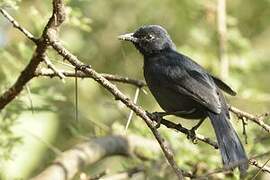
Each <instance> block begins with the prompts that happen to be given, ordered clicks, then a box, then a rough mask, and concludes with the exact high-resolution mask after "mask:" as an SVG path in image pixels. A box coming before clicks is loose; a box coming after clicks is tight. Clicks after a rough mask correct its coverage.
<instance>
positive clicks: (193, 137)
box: [187, 127, 198, 144]
mask: <svg viewBox="0 0 270 180" xmlns="http://www.w3.org/2000/svg"><path fill="white" fill-rule="evenodd" d="M195 131H196V128H195V127H193V128H191V129H190V130H189V131H188V135H187V138H188V139H190V140H191V141H192V142H193V143H194V144H196V143H197V141H198V140H197V137H196V132H195Z"/></svg>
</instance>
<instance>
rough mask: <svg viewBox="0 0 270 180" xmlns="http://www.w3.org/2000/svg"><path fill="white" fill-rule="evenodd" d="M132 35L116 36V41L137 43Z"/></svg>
mask: <svg viewBox="0 0 270 180" xmlns="http://www.w3.org/2000/svg"><path fill="white" fill-rule="evenodd" d="M133 35H134V33H128V34H123V35H120V36H118V39H119V40H123V41H131V42H134V43H136V42H138V40H139V39H138V38H136V37H134V36H133Z"/></svg>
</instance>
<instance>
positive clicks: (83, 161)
mask: <svg viewBox="0 0 270 180" xmlns="http://www.w3.org/2000/svg"><path fill="white" fill-rule="evenodd" d="M158 146H159V145H158V143H157V142H156V141H153V140H148V139H145V138H141V137H138V136H125V137H124V136H107V137H102V138H96V139H91V140H89V141H86V142H83V143H80V144H78V145H76V146H74V147H73V148H71V149H69V150H67V151H65V152H63V153H62V154H60V155H59V156H58V157H57V158H56V160H55V161H54V162H53V163H52V165H50V166H49V167H47V168H46V169H45V170H43V171H42V172H41V173H40V174H39V175H37V176H36V177H34V178H32V180H46V179H57V180H68V179H72V178H73V177H74V176H75V175H76V173H78V172H79V171H80V169H82V168H84V167H86V166H87V165H90V164H94V163H96V162H97V161H99V160H101V159H103V158H105V157H108V156H114V155H122V156H129V155H131V154H133V151H134V150H135V149H137V148H143V149H147V150H151V151H157V149H158ZM184 175H186V176H189V177H192V175H191V174H190V173H187V172H184Z"/></svg>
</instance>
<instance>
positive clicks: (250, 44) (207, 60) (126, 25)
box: [0, 0, 270, 179]
mask: <svg viewBox="0 0 270 180" xmlns="http://www.w3.org/2000/svg"><path fill="white" fill-rule="evenodd" d="M216 3H217V2H216V1H215V0H205V1H194V0H181V1H179V0H164V1H156V0H147V1H138V0H125V1H123V0H67V1H66V4H67V6H68V7H67V12H68V19H67V20H66V21H65V23H64V25H63V26H62V27H61V32H60V39H61V41H62V42H63V44H64V45H65V46H66V47H67V48H68V49H69V50H70V51H71V52H73V53H74V54H75V55H76V56H78V57H79V59H80V60H82V61H83V62H84V63H86V64H90V65H91V66H92V67H93V68H94V69H95V70H97V71H98V72H104V73H111V74H118V75H122V76H128V77H132V78H136V79H143V75H142V74H143V72H142V63H143V61H142V56H141V55H140V54H139V53H138V52H137V51H136V50H135V48H134V47H132V45H131V44H129V43H122V42H119V41H118V40H117V38H116V37H117V35H119V34H122V33H126V32H131V31H134V30H135V29H136V28H137V27H139V26H141V25H145V24H159V25H162V26H163V27H166V29H167V30H168V32H169V34H170V35H171V37H172V39H173V41H174V42H175V44H176V45H177V48H178V50H179V51H180V52H182V53H184V54H186V55H188V56H190V57H191V58H193V59H194V60H195V61H196V62H198V63H199V64H201V65H202V66H204V67H205V68H206V69H207V70H208V71H210V72H211V73H212V74H214V75H217V76H219V72H220V68H219V67H220V63H219V60H218V57H219V55H218V33H217V23H216ZM0 6H2V7H4V8H5V9H6V10H7V11H8V12H10V13H11V14H12V15H13V16H14V17H15V19H16V20H18V22H20V24H21V25H22V26H23V27H25V28H26V29H28V30H29V31H30V32H32V33H33V34H34V35H35V36H40V34H41V32H42V30H43V28H44V25H45V24H46V23H47V21H48V18H49V17H50V15H51V2H50V1H42V0H21V1H20V0H16V1H14V0H1V1H0ZM269 9H270V1H269V0H259V1H254V0H228V1H227V28H228V32H227V37H228V59H229V62H230V69H229V72H230V74H229V78H227V79H226V82H227V83H228V84H230V85H231V86H232V87H233V88H234V89H235V90H236V91H237V92H238V95H237V96H236V97H227V98H228V100H229V102H230V103H231V104H233V105H234V106H236V107H238V108H240V109H242V110H245V111H247V112H251V113H254V114H261V113H264V112H267V111H268V112H269V110H270V80H269V78H270V77H269V75H270V60H269V57H270V51H269V47H270V23H269V22H270V21H269V17H270V10H269ZM33 50H34V45H33V43H32V42H29V40H27V39H26V38H25V37H24V36H23V35H22V34H21V33H20V32H18V31H17V30H16V29H14V28H13V27H12V26H11V24H10V23H9V22H8V21H7V20H6V19H5V18H4V17H3V16H2V15H1V16H0V60H1V65H0V84H1V85H0V90H1V92H3V91H4V90H5V89H6V88H7V87H10V86H11V85H12V83H14V81H15V80H16V78H17V77H18V75H19V74H20V72H21V71H22V70H23V68H24V67H25V66H26V64H27V63H28V62H29V60H30V58H31V56H32V53H33ZM48 56H49V57H50V59H51V60H52V61H53V63H54V64H55V65H56V66H57V67H58V68H60V69H67V70H73V69H72V68H71V67H70V66H68V65H66V63H67V62H63V61H62V58H61V57H59V56H58V55H57V54H56V53H55V52H53V51H51V50H50V51H49V53H48ZM41 67H42V65H41ZM43 67H46V66H45V65H43ZM78 81H79V84H78V88H79V95H78V97H79V121H78V122H77V121H76V120H75V93H74V92H75V91H74V88H75V86H74V79H68V78H67V79H66V83H62V82H61V80H59V79H58V78H54V79H51V78H45V77H39V78H36V79H33V80H32V81H31V82H30V83H29V84H28V85H27V87H26V88H25V90H24V91H23V92H22V93H21V94H20V96H19V97H17V98H16V99H15V100H14V101H13V102H12V103H10V104H9V105H8V106H7V107H6V108H5V109H4V110H2V111H1V115H0V169H1V173H0V174H1V178H0V179H16V178H17V179H27V178H29V177H31V176H33V175H34V174H37V173H38V172H40V171H41V170H42V169H44V168H45V167H46V166H48V165H49V164H50V162H51V161H52V160H53V159H54V158H55V156H56V154H55V153H54V151H53V148H57V149H60V150H65V149H68V148H70V147H72V145H74V144H76V143H78V142H80V141H82V137H84V136H88V137H99V136H104V135H110V134H113V133H121V132H123V131H124V127H125V125H126V122H127V119H128V115H129V113H130V111H129V109H127V108H126V107H125V106H124V105H122V104H121V103H120V102H117V101H114V99H113V97H112V96H111V95H110V94H109V93H108V92H107V91H106V90H104V89H103V88H102V87H101V86H99V85H98V84H97V83H96V82H94V81H93V80H90V79H79V80H78ZM117 85H118V87H119V88H120V89H121V90H122V91H123V92H124V93H125V94H127V95H128V96H129V97H131V98H134V94H135V91H136V88H135V87H133V86H130V85H123V84H117ZM147 91H148V90H147ZM138 104H140V105H141V106H142V107H143V108H144V109H146V110H148V111H158V110H160V109H159V106H158V105H157V103H156V102H155V101H154V99H153V97H152V96H151V95H150V93H148V94H145V93H143V92H141V93H140V95H139V99H138ZM172 120H175V121H179V120H180V119H179V118H178V119H177V118H172ZM232 122H233V123H234V125H235V128H236V129H237V131H238V132H239V134H240V136H241V138H242V140H243V141H244V138H243V136H242V123H241V121H239V120H238V119H237V118H235V117H234V120H232ZM266 122H267V123H270V120H267V121H266ZM181 123H183V125H185V126H186V127H192V125H194V124H195V122H190V121H187V120H182V119H181ZM210 129H211V126H210V125H209V122H207V123H204V124H203V126H202V127H201V128H200V129H199V131H198V132H199V133H201V134H203V135H205V136H208V137H212V138H214V134H213V131H212V130H210ZM160 131H161V132H162V134H163V135H164V136H165V137H166V139H168V140H169V142H170V144H171V145H172V146H173V148H174V151H175V155H176V160H177V163H178V164H179V166H180V167H182V168H183V169H185V170H187V171H190V170H192V169H194V167H195V166H196V167H197V166H199V167H201V169H202V172H206V171H207V170H209V169H215V168H217V167H221V161H220V156H219V153H218V151H216V150H214V149H213V148H212V147H210V146H209V145H206V144H203V143H198V144H192V142H190V141H189V140H187V138H186V136H185V135H183V134H180V133H177V132H174V131H172V130H169V129H166V128H164V127H161V128H160ZM247 132H248V144H247V145H245V148H246V151H247V153H248V154H249V155H250V156H253V155H258V154H260V153H264V152H267V151H269V144H270V140H269V134H267V133H265V132H264V131H263V130H262V128H260V127H259V126H256V125H254V123H249V124H248V126H247ZM128 133H130V134H137V135H140V136H144V137H148V138H153V137H152V135H151V132H150V131H149V129H148V128H147V127H146V125H145V124H144V123H143V121H142V120H141V119H139V118H138V117H136V116H133V118H132V122H131V124H130V127H129V129H128ZM267 159H269V157H263V158H262V159H261V160H259V162H261V163H264V162H265V161H266V160H267ZM26 162H27V163H26ZM140 164H143V165H144V166H145V169H146V176H147V177H148V178H149V179H168V178H169V179H171V178H173V176H174V175H173V173H172V171H171V169H170V168H169V167H168V165H167V164H166V161H165V159H164V157H163V155H162V153H161V154H154V155H153V157H152V160H151V161H148V162H141V161H138V160H136V159H133V158H128V159H123V158H121V157H116V158H111V159H109V160H104V162H102V163H99V164H98V165H96V166H93V167H91V168H89V169H87V170H85V171H86V172H87V173H89V175H90V176H92V175H95V174H97V173H98V172H101V171H103V170H104V169H110V170H111V172H117V171H124V170H126V169H129V168H132V167H134V166H138V165H140ZM249 171H250V176H252V175H254V174H255V173H256V172H257V169H254V168H250V170H249ZM236 174H237V173H236ZM215 178H221V179H223V178H225V177H224V175H222V174H221V175H216V177H215ZM226 178H228V179H232V178H236V175H234V177H231V176H229V177H226ZM258 178H263V176H260V177H258ZM268 178H269V176H268Z"/></svg>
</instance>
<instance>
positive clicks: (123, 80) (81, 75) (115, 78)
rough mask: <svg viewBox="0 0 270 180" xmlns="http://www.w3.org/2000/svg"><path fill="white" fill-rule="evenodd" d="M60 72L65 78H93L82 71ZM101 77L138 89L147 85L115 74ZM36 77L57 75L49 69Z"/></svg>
mask: <svg viewBox="0 0 270 180" xmlns="http://www.w3.org/2000/svg"><path fill="white" fill-rule="evenodd" d="M59 72H61V73H62V74H63V75H64V76H65V77H78V78H91V76H90V75H87V74H85V73H84V72H81V71H77V75H76V74H75V72H73V71H63V70H59ZM101 75H102V76H103V77H104V78H106V79H107V80H109V81H115V82H120V83H126V84H131V85H134V86H137V87H138V88H141V87H144V86H146V83H145V82H144V81H142V80H137V79H132V78H128V77H123V76H119V75H113V74H105V73H101ZM35 76H36V77H39V76H45V77H51V78H52V77H56V76H57V74H56V73H55V72H53V71H51V70H49V69H44V68H43V69H40V70H38V71H36V72H35Z"/></svg>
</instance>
